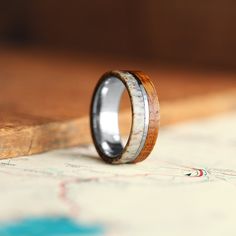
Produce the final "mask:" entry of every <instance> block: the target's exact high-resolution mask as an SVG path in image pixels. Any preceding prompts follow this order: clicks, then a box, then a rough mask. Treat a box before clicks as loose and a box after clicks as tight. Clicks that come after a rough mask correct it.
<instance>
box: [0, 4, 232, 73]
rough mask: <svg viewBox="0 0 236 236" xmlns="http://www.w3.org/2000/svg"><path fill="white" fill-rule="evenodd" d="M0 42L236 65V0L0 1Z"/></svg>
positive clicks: (217, 65)
mask: <svg viewBox="0 0 236 236" xmlns="http://www.w3.org/2000/svg"><path fill="white" fill-rule="evenodd" d="M0 41H2V42H11V43H12V42H13V43H17V44H23V45H25V44H26V45H37V46H40V47H44V48H50V49H60V50H61V49H63V50H70V51H73V52H75V53H82V52H83V53H84V52H85V53H91V54H92V55H93V54H96V55H103V54H111V55H116V56H119V55H120V56H122V57H129V58H142V59H145V60H152V61H155V62H162V63H172V64H187V65H194V66H197V67H202V66H204V67H205V66H209V67H217V68H220V69H221V68H230V69H232V68H233V69H235V68H236V60H235V55H236V1H233V0H204V1H199V0H191V1H189V0H178V1H173V0H145V1H144V0H119V1H110V0H99V1H98V0H94V1H86V0H67V1H65V0H64V1H63V0H49V1H41V0H34V1H30V0H20V1H19V0H9V1H1V4H0Z"/></svg>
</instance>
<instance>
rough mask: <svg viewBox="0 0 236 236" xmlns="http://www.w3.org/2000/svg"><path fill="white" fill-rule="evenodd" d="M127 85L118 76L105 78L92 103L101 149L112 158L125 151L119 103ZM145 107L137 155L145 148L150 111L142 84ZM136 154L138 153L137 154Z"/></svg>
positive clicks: (97, 139)
mask: <svg viewBox="0 0 236 236" xmlns="http://www.w3.org/2000/svg"><path fill="white" fill-rule="evenodd" d="M124 89H125V85H124V84H123V83H122V81H121V80H120V79H118V78H116V77H110V78H107V79H106V80H104V81H103V82H102V83H101V84H100V86H99V87H98V89H97V91H96V94H95V96H94V100H93V104H92V126H93V127H92V128H93V133H94V137H95V139H96V142H97V145H98V147H99V149H100V150H101V151H102V152H103V153H104V154H106V155H107V156H109V157H111V158H115V157H117V156H119V155H120V154H121V153H122V151H123V148H124V147H123V144H122V141H121V137H120V132H119V120H118V113H119V105H120V99H121V96H122V94H123V92H124ZM140 90H141V92H142V95H143V106H144V108H145V119H144V124H143V126H144V130H143V133H142V134H140V135H143V138H142V141H141V143H140V146H139V148H137V155H138V154H139V152H140V151H141V149H142V148H143V145H144V142H145V140H146V135H147V130H148V122H149V111H148V102H147V95H146V92H145V90H144V88H143V86H142V85H141V84H140ZM135 156H136V155H135Z"/></svg>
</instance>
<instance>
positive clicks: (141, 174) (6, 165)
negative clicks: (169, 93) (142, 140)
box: [0, 113, 236, 236]
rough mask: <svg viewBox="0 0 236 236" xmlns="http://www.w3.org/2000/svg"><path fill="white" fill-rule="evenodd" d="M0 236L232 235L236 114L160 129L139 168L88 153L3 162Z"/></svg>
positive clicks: (235, 197) (86, 148) (235, 201)
mask: <svg viewBox="0 0 236 236" xmlns="http://www.w3.org/2000/svg"><path fill="white" fill-rule="evenodd" d="M0 188H1V192H0V235H1V236H77V235H111V236H113V235H119V236H122V235H161V236H170V235H171V236H172V235H175V236H178V235H191V236H195V235H215V236H217V235H227V236H231V235H232V236H235V235H236V113H231V114H225V115H221V116H218V117H212V118H207V119H202V120H196V121H191V122H188V123H183V124H178V125H173V126H168V127H164V128H162V129H161V131H160V135H159V138H158V142H157V145H156V147H155V149H154V151H153V152H152V154H151V156H150V157H149V158H148V159H147V160H146V161H144V162H141V163H138V164H130V165H108V164H105V163H104V162H103V161H102V160H101V159H100V158H99V157H98V156H97V154H96V152H95V150H94V148H93V146H84V147H78V148H71V149H63V150H57V151H52V152H48V153H45V154H40V155H34V156H29V157H20V158H15V159H5V160H1V161H0Z"/></svg>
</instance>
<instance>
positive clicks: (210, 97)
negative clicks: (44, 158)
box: [0, 48, 236, 158]
mask: <svg viewBox="0 0 236 236" xmlns="http://www.w3.org/2000/svg"><path fill="white" fill-rule="evenodd" d="M112 69H131V70H143V71H145V72H146V73H147V74H149V75H150V77H151V78H152V80H153V82H154V84H155V86H156V89H157V91H158V94H159V100H160V103H161V114H162V118H161V124H162V125H165V124H168V123H173V122H177V121H182V120H185V119H189V118H194V117H199V116H203V115H204V116H205V115H209V114H215V113H218V112H223V111H226V110H231V109H235V107H236V93H235V91H236V90H235V89H236V73H233V72H231V73H229V72H227V73H226V72H215V71H211V72H210V71H194V70H188V71H186V70H184V69H181V70H180V69H178V70H177V69H173V68H164V67H160V66H158V63H154V62H148V63H147V62H146V63H142V62H140V61H137V62H130V61H125V60H122V59H116V58H103V59H101V58H96V57H93V56H91V55H90V56H84V55H80V56H75V55H61V54H56V53H54V54H49V53H47V52H41V51H39V50H16V49H14V50H11V49H4V48H2V49H0V88H1V90H0V91H1V92H0V158H8V157H15V156H20V155H31V154H34V153H39V152H43V151H47V150H50V149H55V148H62V147H69V146H74V145H79V144H85V143H88V142H90V141H91V138H90V132H89V122H88V120H89V117H88V114H89V105H90V99H91V94H92V92H93V88H94V86H95V84H96V82H97V80H98V79H99V77H100V76H101V74H103V73H104V72H105V71H108V70H112ZM228 91H229V92H228ZM126 107H127V104H125V105H124V109H125V108H126ZM121 120H122V123H123V127H122V129H123V130H125V131H126V132H127V130H128V129H127V126H128V124H127V121H128V120H129V119H128V115H127V112H125V111H124V112H122V114H121Z"/></svg>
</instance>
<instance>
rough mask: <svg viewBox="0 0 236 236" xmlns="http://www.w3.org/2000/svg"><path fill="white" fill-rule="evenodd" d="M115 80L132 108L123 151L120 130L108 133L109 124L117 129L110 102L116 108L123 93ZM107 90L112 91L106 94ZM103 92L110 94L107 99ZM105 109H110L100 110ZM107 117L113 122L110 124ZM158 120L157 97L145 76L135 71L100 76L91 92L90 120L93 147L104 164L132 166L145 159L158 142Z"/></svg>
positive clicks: (114, 110) (116, 111)
mask: <svg viewBox="0 0 236 236" xmlns="http://www.w3.org/2000/svg"><path fill="white" fill-rule="evenodd" d="M117 80H119V81H121V82H122V83H123V85H124V86H123V87H124V88H126V89H127V91H128V93H129V96H130V100H131V107H132V126H131V132H130V135H129V138H128V141H127V144H126V145H125V147H124V148H122V147H121V146H122V145H121V144H120V140H119V138H117V133H119V131H117V132H116V130H117V129H116V128H114V131H113V132H114V135H112V134H111V133H112V131H111V130H112V128H113V127H112V125H114V126H116V122H117V117H118V108H117V110H116V109H114V108H113V106H111V103H112V102H113V103H114V107H116V106H117V107H118V103H117V101H119V98H120V96H121V95H122V91H123V90H122V89H120V85H119V83H117V82H118V81H117ZM121 82H120V84H121ZM114 84H116V85H115V87H114ZM109 89H113V92H112V91H109V92H107V91H108V90H109ZM117 91H118V92H117ZM106 93H107V94H110V95H109V96H107V97H106ZM113 93H114V94H116V96H118V97H117V98H115V99H117V100H114V97H113ZM111 94H112V95H111ZM106 104H107V105H106ZM106 106H108V107H109V109H110V110H109V109H108V110H107V109H103V107H106ZM106 116H107V118H106ZM109 116H111V117H113V118H114V119H115V120H114V123H113V124H112V123H111V122H112V121H111V120H110V119H109ZM104 117H105V118H104ZM159 119H160V112H159V103H158V99H157V94H156V91H155V88H154V85H153V84H152V83H151V81H150V79H149V77H148V76H147V75H145V74H144V73H142V72H138V71H111V72H107V73H105V74H104V75H103V76H102V77H101V79H100V80H99V82H98V84H97V86H96V88H95V91H94V95H93V99H92V104H91V114H90V121H91V132H92V138H93V141H94V144H95V147H96V149H97V151H98V153H99V155H100V156H101V157H102V158H103V159H104V160H105V161H106V162H109V163H112V164H121V163H135V162H139V161H142V160H144V159H145V158H147V156H148V155H149V154H150V152H151V151H152V149H153V147H154V145H155V142H156V139H157V135H158V128H159ZM104 121H105V122H104ZM109 127H110V129H109Z"/></svg>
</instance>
